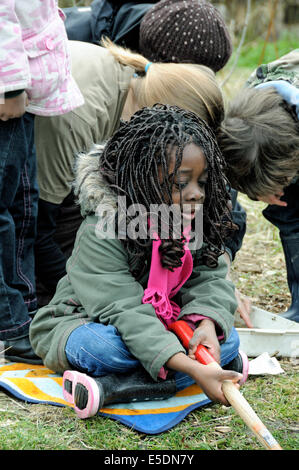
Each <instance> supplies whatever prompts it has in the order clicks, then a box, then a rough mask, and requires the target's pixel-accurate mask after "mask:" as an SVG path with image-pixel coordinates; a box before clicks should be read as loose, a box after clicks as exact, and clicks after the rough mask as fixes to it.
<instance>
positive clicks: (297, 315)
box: [280, 233, 299, 323]
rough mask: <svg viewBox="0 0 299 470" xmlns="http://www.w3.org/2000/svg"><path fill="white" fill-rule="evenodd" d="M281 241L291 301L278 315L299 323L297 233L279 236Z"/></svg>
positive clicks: (298, 245)
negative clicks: (286, 308) (283, 311)
mask: <svg viewBox="0 0 299 470" xmlns="http://www.w3.org/2000/svg"><path fill="white" fill-rule="evenodd" d="M281 242H282V246H283V251H284V256H285V261H286V269H287V279H288V285H289V289H290V292H291V296H292V303H291V306H290V308H289V309H288V310H287V311H286V312H285V313H282V314H281V315H280V316H281V317H283V318H286V319H287V320H292V321H295V322H298V323H299V233H298V234H295V235H293V236H290V237H281Z"/></svg>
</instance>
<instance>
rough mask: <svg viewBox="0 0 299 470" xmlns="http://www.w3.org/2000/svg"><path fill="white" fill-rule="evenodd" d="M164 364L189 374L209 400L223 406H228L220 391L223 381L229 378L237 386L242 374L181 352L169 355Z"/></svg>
mask: <svg viewBox="0 0 299 470" xmlns="http://www.w3.org/2000/svg"><path fill="white" fill-rule="evenodd" d="M165 366H166V367H167V368H169V369H172V370H175V371H178V372H183V373H184V374H187V375H189V377H191V378H192V379H193V380H194V382H195V383H196V384H197V385H198V386H199V387H200V388H201V389H202V390H203V392H204V393H205V394H206V395H207V396H208V397H209V398H210V399H211V400H213V401H215V402H219V403H222V404H223V405H225V406H229V403H228V401H227V400H226V398H225V396H224V394H223V392H222V385H223V382H224V381H225V380H231V381H232V382H234V383H235V385H236V387H237V388H239V385H238V383H237V382H239V381H240V380H241V379H242V377H243V376H242V374H239V373H238V372H235V371H233V370H223V369H221V367H220V366H217V365H216V364H215V363H214V365H213V364H210V365H204V364H200V363H199V362H198V361H194V360H192V359H191V358H190V357H189V356H187V355H186V354H184V353H182V352H179V353H176V354H174V355H173V356H171V357H170V358H169V359H168V361H167V362H166V364H165Z"/></svg>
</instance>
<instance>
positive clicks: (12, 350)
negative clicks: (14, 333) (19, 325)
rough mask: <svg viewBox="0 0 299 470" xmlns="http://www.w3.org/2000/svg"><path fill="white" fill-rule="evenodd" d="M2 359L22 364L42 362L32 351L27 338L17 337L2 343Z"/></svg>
mask: <svg viewBox="0 0 299 470" xmlns="http://www.w3.org/2000/svg"><path fill="white" fill-rule="evenodd" d="M3 347H4V358H5V360H6V361H9V362H24V363H25V364H42V363H43V361H42V360H41V358H40V357H38V356H37V355H36V354H35V352H34V351H33V349H32V346H31V344H30V340H29V336H28V335H24V336H18V337H16V338H12V339H7V340H5V341H3Z"/></svg>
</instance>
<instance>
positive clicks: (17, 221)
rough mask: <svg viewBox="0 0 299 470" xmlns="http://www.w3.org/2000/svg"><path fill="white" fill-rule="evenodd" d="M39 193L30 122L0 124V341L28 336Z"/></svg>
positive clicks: (33, 297)
mask: <svg viewBox="0 0 299 470" xmlns="http://www.w3.org/2000/svg"><path fill="white" fill-rule="evenodd" d="M37 201H38V187H37V182H36V155H35V148H34V116H33V115H32V114H29V113H25V114H24V115H23V116H22V117H21V118H17V119H10V120H8V121H0V339H1V340H6V339H14V338H17V337H19V336H23V335H26V334H28V330H29V324H30V320H31V318H30V316H29V312H32V311H34V310H35V309H36V308H37V302H36V292H35V275H34V240H35V235H36V219H37Z"/></svg>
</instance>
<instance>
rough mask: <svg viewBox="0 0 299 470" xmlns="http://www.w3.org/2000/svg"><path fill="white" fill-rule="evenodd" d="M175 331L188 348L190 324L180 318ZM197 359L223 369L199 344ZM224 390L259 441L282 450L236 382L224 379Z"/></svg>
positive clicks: (172, 328) (173, 326)
mask: <svg viewBox="0 0 299 470" xmlns="http://www.w3.org/2000/svg"><path fill="white" fill-rule="evenodd" d="M168 328H169V330H171V331H172V332H173V333H175V334H176V335H177V337H178V338H179V339H180V340H181V342H182V344H183V346H184V348H185V349H187V350H188V347H189V341H190V339H191V338H192V336H193V331H192V329H191V328H190V326H189V325H188V324H187V323H186V322H184V321H182V320H178V321H176V322H174V323H172V324H171V325H170V326H169V327H168ZM195 357H196V360H197V361H198V362H200V363H201V364H205V365H210V366H213V367H217V368H218V369H221V367H220V365H219V364H218V363H217V362H216V361H215V359H214V357H213V356H212V355H211V354H210V352H209V351H208V350H207V348H205V346H203V345H202V344H199V345H198V347H197V350H196V353H195ZM222 391H223V394H224V396H225V398H226V399H227V401H228V402H229V403H230V404H231V405H232V407H233V408H234V409H235V411H236V412H237V413H238V415H239V416H240V417H241V418H242V419H243V421H244V422H245V423H246V424H247V426H248V427H249V429H251V431H252V432H253V433H254V434H255V435H256V437H257V439H258V440H259V442H260V443H261V444H262V445H263V446H264V447H265V448H266V449H268V450H282V448H281V447H280V445H279V444H278V442H277V441H276V440H275V439H274V437H273V436H272V434H271V433H270V432H269V431H268V429H267V428H266V426H265V425H264V424H263V423H262V421H261V420H260V418H259V417H258V416H257V414H256V413H255V411H253V409H252V408H251V406H250V405H249V403H248V402H247V400H245V398H244V397H243V395H241V393H240V392H239V390H238V389H237V387H236V386H235V384H234V383H233V382H232V381H231V380H224V382H223V385H222Z"/></svg>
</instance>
